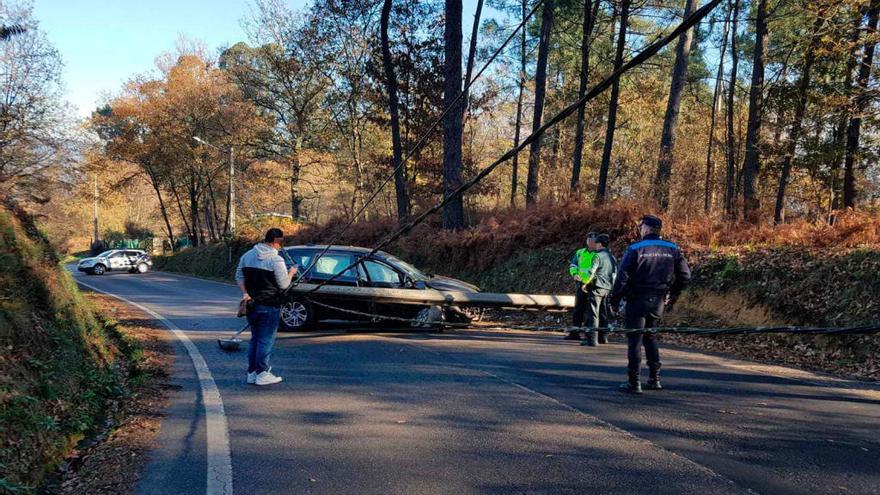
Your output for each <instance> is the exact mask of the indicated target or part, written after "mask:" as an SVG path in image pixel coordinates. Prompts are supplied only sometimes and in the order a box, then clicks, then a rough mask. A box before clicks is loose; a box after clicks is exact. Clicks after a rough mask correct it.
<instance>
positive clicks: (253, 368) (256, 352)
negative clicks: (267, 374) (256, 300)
mask: <svg viewBox="0 0 880 495" xmlns="http://www.w3.org/2000/svg"><path fill="white" fill-rule="evenodd" d="M247 320H248V323H250V325H251V342H250V344H248V373H253V372H256V373H262V372H264V371H269V356H270V355H272V346H274V345H275V334H276V333H277V332H278V322H279V321H280V320H281V308H278V307H274V306H263V305H262V304H254V307H253V309H252V310H251V311H250V312H249V313H248V315H247Z"/></svg>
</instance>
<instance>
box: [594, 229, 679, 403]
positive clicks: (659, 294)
mask: <svg viewBox="0 0 880 495" xmlns="http://www.w3.org/2000/svg"><path fill="white" fill-rule="evenodd" d="M662 228H663V222H662V221H661V220H660V219H659V218H657V217H655V216H651V215H645V216H644V217H642V221H641V222H640V223H639V234H640V236H641V238H642V240H641V241H639V242H636V243H635V244H632V245H630V246H629V247H628V248H627V249H626V252H625V253H624V255H623V259H622V260H621V262H620V266H619V268H618V272H617V279H616V280H615V282H614V289H613V290H612V292H611V301H610V303H611V308H612V309H616V308H617V307H618V306H619V305H620V301H621V299H626V308H625V310H624V319H625V323H626V328H628V329H638V328H653V327H656V326H657V325H658V324H659V322H660V317H661V316H663V311H664V309H665V310H671V309H672V306H673V305H674V304H675V301H676V299H678V296H679V295H680V294H681V291H682V290H684V288H685V287H686V286H687V284H688V282H690V280H691V269H690V267H689V266H688V263H687V260H685V258H684V256H683V255H682V254H681V251H680V250H679V249H678V246H676V245H675V244H674V243H672V242H669V241H666V240H663V239H661V238H660V230H661V229H662ZM627 344H628V349H627V358H628V360H629V364H628V380H627V381H626V383H624V384H622V385H621V386H620V390H621V391H623V392H628V393H636V394H640V393H642V385H641V383H640V381H639V371H640V368H641V347H642V346H644V347H645V357H646V360H647V362H648V369H649V371H650V377H649V379H648V383H647V385H646V388H647V389H649V390H661V389H662V388H663V387H662V385H660V349H659V347H658V345H657V341H656V340H655V336H654V334H653V333H645V332H633V333H629V334H627Z"/></svg>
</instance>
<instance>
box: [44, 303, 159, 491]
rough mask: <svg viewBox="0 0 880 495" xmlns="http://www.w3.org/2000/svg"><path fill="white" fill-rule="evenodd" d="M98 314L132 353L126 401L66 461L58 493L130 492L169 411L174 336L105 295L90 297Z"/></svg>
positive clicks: (154, 322)
mask: <svg viewBox="0 0 880 495" xmlns="http://www.w3.org/2000/svg"><path fill="white" fill-rule="evenodd" d="M87 297H88V299H89V300H90V301H92V303H93V304H94V305H95V306H96V308H97V309H98V312H99V313H100V314H101V315H103V316H104V317H105V318H107V319H108V320H112V321H114V322H115V328H116V331H117V332H118V336H119V340H120V342H121V343H120V345H128V346H131V347H132V348H133V351H132V356H133V358H132V359H131V361H130V362H128V363H126V365H127V367H128V378H127V381H126V387H127V388H128V389H129V390H128V393H127V396H126V398H124V399H123V400H121V401H119V402H118V403H117V404H114V405H113V408H114V409H113V410H111V411H110V414H111V415H112V416H113V420H112V421H111V423H110V425H108V427H107V428H106V429H105V431H103V432H101V433H100V434H98V435H97V436H96V437H95V438H93V439H91V441H89V442H85V444H84V445H82V446H81V447H80V448H78V449H77V450H75V451H74V452H73V454H72V455H71V456H70V457H69V458H68V459H67V460H66V462H65V463H64V466H63V467H62V471H61V473H60V489H59V490H58V492H59V493H62V494H76V493H90V494H104V493H106V494H119V493H133V492H134V487H135V485H136V484H137V482H138V479H139V478H140V476H141V473H142V472H143V470H144V467H145V466H146V464H147V460H148V457H149V455H148V454H149V452H150V451H151V450H153V449H155V448H156V447H157V442H156V440H157V438H158V436H159V431H160V428H161V421H162V416H163V411H164V410H165V408H166V407H167V406H168V403H169V401H168V393H169V389H170V386H171V385H170V375H169V372H170V369H171V365H172V362H173V360H174V349H173V346H172V344H173V336H171V335H169V334H168V332H167V331H166V330H165V329H164V327H162V325H161V324H160V323H159V322H157V321H155V320H153V319H152V318H151V317H150V316H149V315H147V314H145V313H143V312H142V311H140V310H138V309H137V308H133V307H131V306H129V305H126V304H123V303H121V302H119V301H117V300H115V299H113V298H111V297H109V296H105V295H102V294H95V293H88V295H87Z"/></svg>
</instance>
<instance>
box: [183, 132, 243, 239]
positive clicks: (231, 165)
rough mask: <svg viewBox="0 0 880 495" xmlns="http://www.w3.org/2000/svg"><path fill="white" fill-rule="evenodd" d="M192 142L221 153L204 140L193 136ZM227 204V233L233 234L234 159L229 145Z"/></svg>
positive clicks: (217, 148)
mask: <svg viewBox="0 0 880 495" xmlns="http://www.w3.org/2000/svg"><path fill="white" fill-rule="evenodd" d="M193 140H194V141H195V142H197V143H199V144H203V145H205V146H210V147H211V148H214V149H215V150H217V151H221V152H222V151H223V150H222V149H220V148H219V147H217V146H215V145H213V144H211V143H209V142H207V141H205V140H204V139H202V138H200V137H198V136H193ZM227 201H228V202H229V203H228V204H229V233H230V234H234V233H235V159H234V155H233V147H232V145H231V144H230V145H229V198H227Z"/></svg>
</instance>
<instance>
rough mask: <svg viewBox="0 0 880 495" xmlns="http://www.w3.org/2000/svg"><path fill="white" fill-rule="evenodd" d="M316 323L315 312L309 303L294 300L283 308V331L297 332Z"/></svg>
mask: <svg viewBox="0 0 880 495" xmlns="http://www.w3.org/2000/svg"><path fill="white" fill-rule="evenodd" d="M314 323H315V312H314V309H313V307H312V305H311V304H309V302H308V301H300V300H296V299H295V300H293V301H289V302H287V303H285V304H283V305H282V306H281V325H280V327H281V330H282V331H285V332H296V331H301V330H305V329H307V328H309V327H311V326H312V325H313V324H314Z"/></svg>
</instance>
